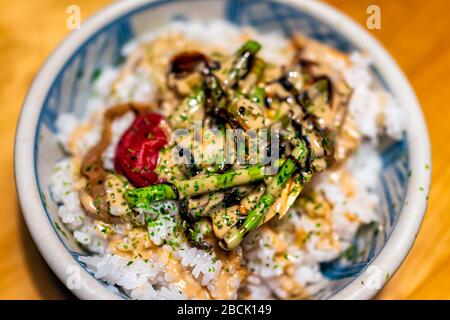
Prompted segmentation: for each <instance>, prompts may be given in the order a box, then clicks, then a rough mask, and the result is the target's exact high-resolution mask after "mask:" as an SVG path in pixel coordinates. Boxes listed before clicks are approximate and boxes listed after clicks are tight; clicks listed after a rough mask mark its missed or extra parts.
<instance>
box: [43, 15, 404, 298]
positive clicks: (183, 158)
mask: <svg viewBox="0 0 450 320" xmlns="http://www.w3.org/2000/svg"><path fill="white" fill-rule="evenodd" d="M123 54H124V57H125V62H124V63H123V64H122V65H120V66H110V67H108V68H105V69H103V70H98V72H96V79H95V81H94V83H93V86H92V90H91V91H92V95H91V98H90V100H89V103H88V104H89V105H88V112H87V113H86V114H85V115H84V117H83V119H81V120H79V119H78V118H76V117H75V116H74V115H73V114H61V115H60V116H59V118H58V119H57V123H56V125H57V127H58V130H59V131H58V132H59V133H58V140H59V142H60V143H61V146H62V147H63V148H64V150H65V152H66V154H67V155H66V156H65V157H64V158H63V159H61V160H59V161H58V162H57V163H56V164H55V166H54V172H53V176H52V181H51V184H50V186H49V187H50V190H51V195H52V197H53V200H54V201H55V202H56V203H57V204H58V215H59V216H60V218H61V220H62V222H63V223H64V224H65V226H66V227H67V228H68V229H69V230H70V231H71V232H72V233H73V236H74V238H75V239H76V240H77V242H78V243H79V244H80V246H81V247H82V248H84V249H85V251H86V253H87V255H85V256H82V257H80V258H79V260H80V261H81V262H82V263H84V264H85V265H86V267H87V269H88V270H90V271H91V272H92V273H93V274H94V276H95V277H96V278H98V279H99V280H103V281H105V282H106V283H107V284H108V285H109V286H110V288H111V290H115V291H117V290H120V291H122V292H123V293H125V294H126V295H128V296H129V297H130V298H132V299H237V298H240V299H270V298H279V299H303V298H310V297H313V295H314V294H315V293H316V292H318V291H320V290H321V289H322V288H324V287H326V286H328V285H329V284H330V281H331V280H328V279H327V278H326V277H325V276H324V275H323V274H322V273H321V270H320V264H321V263H323V262H327V261H331V260H334V259H336V258H339V257H342V256H345V254H346V253H347V252H348V251H349V250H350V249H351V243H352V240H353V239H354V237H355V235H356V233H357V231H358V229H359V228H360V227H361V226H364V225H369V224H371V225H374V226H377V221H378V216H377V204H378V201H379V199H378V195H377V193H376V192H375V190H376V187H377V185H376V181H377V176H378V175H379V174H380V171H381V160H380V157H379V154H378V151H377V148H378V144H379V141H380V139H381V138H382V137H383V138H384V137H388V138H390V139H401V138H402V135H403V132H404V128H405V114H404V112H403V111H402V109H401V108H400V107H399V106H398V105H397V103H396V101H395V100H394V99H393V97H391V96H390V95H389V94H388V93H387V92H386V91H384V90H383V89H382V88H381V86H379V84H378V83H377V82H376V80H375V78H374V77H373V76H372V74H371V72H370V69H369V57H367V56H366V55H365V54H364V53H361V52H354V53H351V54H344V53H342V52H339V51H337V50H336V49H334V48H331V47H329V46H327V45H325V44H321V43H318V42H316V41H314V40H311V39H308V38H305V37H303V36H301V35H300V34H298V35H295V36H293V37H292V39H285V38H283V37H282V36H280V35H278V34H259V33H258V32H257V31H255V30H253V29H250V28H238V27H236V26H234V25H231V24H229V23H227V22H224V21H219V20H218V21H209V22H197V21H176V22H173V23H172V24H170V25H168V26H166V27H164V28H162V30H160V31H158V32H155V33H152V34H150V35H148V36H147V37H144V38H140V39H137V40H135V41H133V42H131V43H129V44H127V45H126V46H125V47H124V48H123Z"/></svg>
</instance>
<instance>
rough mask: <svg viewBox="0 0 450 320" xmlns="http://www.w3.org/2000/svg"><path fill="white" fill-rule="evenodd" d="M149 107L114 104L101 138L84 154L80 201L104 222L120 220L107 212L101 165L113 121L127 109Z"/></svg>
mask: <svg viewBox="0 0 450 320" xmlns="http://www.w3.org/2000/svg"><path fill="white" fill-rule="evenodd" d="M151 109H152V106H151V105H147V104H138V103H124V104H119V105H116V106H114V107H112V108H110V109H108V110H107V111H106V112H105V115H104V117H103V131H102V136H101V139H100V141H99V142H98V143H97V144H96V145H95V146H94V147H92V148H91V149H90V150H89V151H88V152H87V154H86V155H85V156H84V158H83V160H82V162H81V168H80V173H81V176H82V177H84V178H86V186H85V188H84V190H82V191H81V195H80V198H81V200H82V201H81V203H82V205H83V207H84V208H85V210H86V212H87V213H88V215H89V216H90V217H92V218H93V219H96V220H101V221H103V222H106V223H119V222H121V221H122V219H121V218H120V217H114V216H112V215H111V214H110V213H109V206H108V204H107V202H108V201H107V192H106V188H105V181H106V178H107V175H108V171H107V170H105V168H104V167H103V160H102V154H103V152H105V150H106V148H108V146H109V144H110V142H111V136H112V129H111V126H112V123H113V121H114V120H115V119H116V118H117V117H120V116H122V115H124V114H125V113H127V112H128V111H133V112H134V113H136V114H142V113H145V112H148V111H150V110H151ZM94 208H95V210H94Z"/></svg>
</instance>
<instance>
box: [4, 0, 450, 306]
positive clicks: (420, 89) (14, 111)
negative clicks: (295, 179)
mask: <svg viewBox="0 0 450 320" xmlns="http://www.w3.org/2000/svg"><path fill="white" fill-rule="evenodd" d="M298 1H301V0H298ZM109 2H110V1H107V0H96V1H89V0H72V1H67V0H59V1H55V0H38V1H26V0H16V1H8V0H0V62H1V67H0V203H1V204H2V208H1V210H0V221H1V222H0V299H71V298H74V296H73V295H72V294H71V293H70V292H69V291H68V290H67V289H65V287H64V286H63V285H62V284H61V283H60V282H59V281H58V279H57V278H56V277H55V276H54V275H53V273H52V271H51V270H50V269H49V268H48V267H47V265H46V264H45V262H44V260H43V259H42V257H41V256H40V254H39V252H38V251H37V249H36V247H35V245H34V244H33V242H32V240H31V238H30V235H29V233H28V231H27V228H26V226H25V225H24V221H23V219H22V216H21V213H20V209H19V205H18V201H17V196H16V192H15V186H14V177H13V140H14V132H15V128H16V121H17V117H18V114H19V111H20V106H21V104H22V102H23V98H24V96H25V94H26V91H27V89H28V87H29V85H30V83H31V81H32V79H33V77H34V75H35V74H36V72H37V70H38V69H39V67H40V66H41V64H42V63H43V62H44V60H45V58H46V57H47V56H48V54H49V53H50V52H51V51H52V50H53V48H55V46H56V45H57V44H58V43H59V42H60V41H61V40H62V39H63V38H64V36H65V35H66V34H68V33H69V30H68V29H67V28H66V19H67V14H66V9H67V7H68V6H69V5H71V4H77V5H78V6H79V7H80V8H81V15H82V19H85V18H86V17H87V16H89V15H91V14H92V13H93V12H94V11H96V10H98V9H100V8H101V7H103V6H104V5H106V4H107V3H109ZM327 2H329V3H330V4H332V5H333V6H335V7H337V8H339V9H340V10H342V11H343V12H345V13H347V14H348V15H350V16H352V17H353V18H354V19H355V20H356V21H358V22H359V23H360V24H362V25H366V19H367V17H368V14H367V13H366V10H367V7H368V6H369V5H370V4H376V5H378V6H379V7H380V9H381V29H380V30H372V31H370V32H371V33H372V34H373V35H374V36H375V37H376V38H378V39H379V40H380V41H381V43H382V44H383V45H384V46H385V47H386V48H387V49H388V50H389V51H390V52H391V54H392V55H393V56H394V58H395V59H396V60H397V61H398V63H399V64H400V66H401V67H402V69H403V70H404V72H405V73H406V75H407V77H408V78H409V80H410V81H411V83H412V85H413V87H414V89H415V90H416V93H417V95H418V97H419V100H420V102H421V104H422V106H423V111H424V113H425V117H426V120H427V124H428V128H429V131H430V135H431V142H432V150H433V155H432V156H433V177H432V180H433V183H432V189H431V194H430V200H429V208H428V212H427V215H426V218H425V220H424V223H423V225H422V229H421V231H420V233H419V236H418V238H417V241H416V243H415V245H414V248H413V249H412V251H411V252H410V254H409V256H408V257H407V259H406V260H405V262H404V263H403V265H402V266H401V268H400V269H399V271H398V272H397V273H396V274H395V275H394V276H393V278H392V279H391V281H390V282H389V283H388V285H387V286H386V287H385V288H384V289H383V290H382V292H381V293H380V294H379V295H378V296H377V298H380V299H450V214H449V212H450V202H449V201H448V199H449V198H448V194H447V193H448V192H449V191H450V169H449V166H448V160H449V159H450V143H448V141H449V140H450V124H449V120H450V107H449V106H448V105H447V104H448V103H449V101H450V42H449V41H448V32H449V30H450V1H447V0H433V1H422V0H370V1H366V0H352V1H348V0H328V1H327Z"/></svg>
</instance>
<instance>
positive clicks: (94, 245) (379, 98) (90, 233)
mask: <svg viewBox="0 0 450 320" xmlns="http://www.w3.org/2000/svg"><path fill="white" fill-rule="evenodd" d="M173 31H177V32H181V33H183V34H185V35H187V37H189V38H192V39H196V40H198V41H201V42H204V43H208V44H209V45H217V46H220V47H223V46H228V47H227V48H225V49H227V50H228V51H230V52H232V51H234V50H235V49H236V48H237V46H238V45H239V43H241V41H240V38H241V34H242V30H240V29H239V28H237V27H236V26H233V25H230V24H228V23H227V22H224V21H210V22H208V23H207V24H206V25H205V23H202V22H198V21H177V22H174V23H172V24H170V25H169V26H166V27H164V28H162V29H161V30H159V31H158V32H156V33H152V34H149V35H146V36H145V37H142V38H140V39H138V40H136V41H133V42H131V43H129V44H128V45H126V46H125V47H124V48H123V53H124V55H125V56H128V55H130V54H131V53H132V52H133V51H134V50H135V49H136V48H137V46H138V45H139V44H140V43H142V42H148V41H150V40H151V39H154V38H155V36H156V35H158V34H161V33H164V32H173ZM246 32H247V33H249V34H251V35H252V36H254V37H255V38H256V39H257V40H258V41H260V42H261V43H262V45H263V50H262V56H263V57H264V58H265V59H266V60H268V61H271V62H275V63H283V62H285V61H286V60H287V59H286V56H285V53H284V52H283V48H284V47H285V46H286V43H287V41H286V40H285V39H284V38H283V37H282V36H280V35H278V34H265V35H260V34H256V33H255V32H254V31H251V30H247V31H246ZM350 59H351V61H352V63H353V64H352V66H351V67H350V68H345V69H342V72H343V75H344V77H345V80H346V81H347V82H348V84H349V85H350V86H351V87H352V89H353V95H352V98H351V101H350V105H349V110H350V113H351V115H352V117H353V119H354V120H355V121H356V125H357V128H358V130H359V132H360V133H361V135H362V136H364V137H365V138H366V139H367V141H366V143H364V144H363V145H362V146H361V147H360V149H359V151H358V152H357V153H356V154H355V155H353V156H352V157H351V158H350V159H349V160H348V162H347V168H348V170H349V172H350V173H351V175H352V176H353V177H354V178H355V179H354V180H355V181H356V184H357V185H356V188H355V189H356V193H355V194H354V195H353V196H352V197H351V198H349V197H348V196H346V195H345V194H344V192H343V190H341V187H340V185H339V183H337V182H332V181H330V179H329V173H323V174H322V175H321V176H320V177H318V178H317V179H315V182H314V184H315V185H314V187H315V188H316V189H317V190H321V191H323V192H324V194H325V195H326V197H327V199H328V201H329V202H330V203H331V204H332V205H333V212H332V215H333V225H332V228H333V233H334V235H335V237H336V239H337V241H338V242H339V246H338V247H337V248H320V249H319V248H318V246H317V243H318V241H319V237H318V236H316V235H315V231H317V223H316V221H314V219H311V218H309V217H307V216H304V215H302V216H299V215H297V214H295V213H294V212H291V213H292V214H288V215H287V217H286V218H284V219H283V221H282V222H281V223H282V224H283V225H284V226H285V227H286V228H289V227H290V226H294V227H296V228H302V229H304V230H305V231H307V232H311V234H312V236H311V237H309V238H308V240H307V242H306V243H305V248H304V249H300V248H299V247H297V246H295V245H290V246H289V248H288V250H287V255H286V259H285V261H284V262H283V261H281V262H280V261H279V260H277V259H275V249H274V248H273V247H271V246H270V245H267V243H271V242H272V241H273V240H274V239H271V238H270V237H271V235H270V234H264V233H261V232H259V231H258V230H256V231H255V232H253V233H252V234H250V235H249V236H248V237H247V238H246V240H245V241H244V243H243V248H244V254H245V259H246V261H247V267H248V268H249V270H251V274H250V275H249V277H248V278H247V281H248V286H247V288H248V290H249V291H250V293H251V296H252V297H253V298H256V299H268V298H273V297H280V298H284V297H286V296H287V293H286V292H285V291H284V290H283V289H282V288H281V286H280V283H279V282H278V277H279V276H280V275H281V274H283V272H284V271H283V270H284V267H285V265H286V264H287V263H289V264H292V265H293V266H294V275H295V279H296V280H297V281H298V283H299V284H301V285H302V286H304V287H305V288H307V289H308V291H309V293H311V294H314V292H316V291H317V290H319V289H320V288H322V287H323V286H325V285H326V284H327V280H326V279H325V278H324V277H323V276H322V274H321V273H320V270H319V263H320V262H323V261H329V260H332V259H334V258H336V257H337V256H338V255H339V254H341V253H342V252H343V251H344V250H346V249H347V248H348V247H349V245H350V242H351V240H352V239H353V237H354V236H355V233H356V230H357V229H358V227H359V226H360V225H361V224H362V223H369V222H371V221H377V215H376V211H375V209H376V207H377V204H378V202H379V199H378V196H377V194H376V193H375V191H374V190H375V188H376V183H377V180H378V175H379V173H380V171H381V161H380V159H379V155H378V153H377V151H376V145H377V142H378V136H379V135H380V134H387V135H388V136H389V137H391V138H393V139H399V138H401V136H402V134H403V131H404V129H405V125H406V116H405V112H403V110H402V109H401V108H400V107H399V106H398V104H397V103H396V102H395V100H394V99H393V98H392V97H391V96H389V95H388V94H387V93H385V92H384V91H383V90H380V89H377V87H376V84H375V82H374V79H373V76H372V74H371V72H370V70H369V65H370V59H369V57H367V56H365V55H362V54H361V53H358V52H355V53H353V54H351V55H350ZM336 67H337V68H343V67H342V64H339V63H336ZM118 75H119V71H118V70H117V69H114V68H106V69H104V70H102V74H101V75H100V77H99V79H98V80H97V81H96V82H95V84H94V87H93V94H92V99H91V100H90V102H89V103H88V110H87V112H86V115H85V117H84V118H83V119H82V120H78V119H77V118H75V117H74V116H73V115H71V114H61V115H60V116H59V118H58V120H57V122H56V126H57V128H58V136H57V137H58V141H59V142H60V143H61V145H62V146H63V147H65V148H66V150H67V146H68V144H69V141H70V137H71V135H72V133H73V132H74V130H75V129H76V128H78V127H79V126H80V124H81V123H83V122H84V121H86V120H87V119H89V118H90V117H92V116H93V115H94V114H95V113H99V114H101V113H102V112H103V111H104V110H105V107H106V106H108V105H112V103H117V102H127V101H141V102H149V101H151V99H152V97H153V96H154V88H155V86H154V85H153V84H152V82H151V81H150V79H151V77H150V75H149V74H148V72H147V71H146V70H139V71H138V72H137V73H133V74H129V75H126V76H125V77H124V78H123V79H122V80H121V81H120V82H119V83H118V84H117V85H116V87H115V91H114V94H113V95H112V84H113V83H114V81H115V79H117V77H118ZM133 119H134V115H133V114H131V113H128V114H126V115H125V116H123V117H121V118H119V119H118V120H116V121H115V122H114V123H113V125H112V131H113V136H112V142H111V144H110V146H109V147H108V149H107V150H106V151H105V152H104V154H103V157H102V159H103V163H104V166H105V168H106V169H113V168H114V162H113V159H114V153H115V149H116V147H117V144H118V142H119V139H120V137H121V135H122V134H123V133H124V131H125V130H126V129H127V128H128V127H129V125H130V124H131V122H132V121H133ZM100 128H101V126H100V125H98V126H97V127H94V128H92V129H91V130H90V131H89V132H88V133H87V134H85V135H83V136H82V137H80V138H79V139H78V140H77V144H76V152H77V153H78V154H84V153H85V152H86V151H87V150H88V149H89V148H90V147H91V146H92V145H94V144H95V143H96V142H97V141H98V139H99V137H100ZM71 151H72V152H73V150H71ZM77 175H78V173H77V172H76V170H75V167H74V163H73V161H72V159H71V158H70V157H67V158H65V159H63V160H61V161H59V162H58V163H57V164H56V165H55V172H54V174H53V177H52V181H51V184H50V188H51V193H52V197H53V200H54V201H55V202H56V203H57V204H58V205H59V207H58V215H59V217H60V218H61V220H62V222H63V223H64V224H65V225H66V226H67V228H68V229H69V230H70V231H72V232H73V235H74V237H75V239H76V240H77V241H78V242H79V243H80V244H82V245H83V246H84V247H85V248H86V249H87V250H88V251H89V252H90V253H92V254H94V255H93V256H86V257H81V258H80V261H81V262H83V263H85V264H86V265H87V268H88V270H90V271H92V272H93V273H94V276H95V277H96V278H98V279H101V280H104V281H105V282H106V283H107V284H108V285H110V286H111V287H114V288H115V287H119V288H121V289H122V291H123V292H125V293H126V294H128V295H129V296H130V298H132V299H184V298H185V297H184V296H183V293H182V292H180V291H179V290H178V289H177V288H176V287H175V286H174V285H172V284H171V283H170V279H167V272H165V267H164V265H163V264H162V263H158V262H146V261H144V260H143V259H139V258H138V259H134V260H133V262H132V263H130V261H129V260H128V259H126V258H124V257H121V256H118V255H113V254H111V253H110V252H108V251H107V241H106V237H105V235H104V233H103V232H102V225H101V223H98V222H94V221H92V219H90V218H89V217H87V216H86V214H85V213H84V211H83V209H82V208H81V206H80V200H79V197H78V190H77V187H76V185H75V184H76V181H77V178H78V176H77ZM163 205H165V206H167V208H168V210H167V212H168V213H167V214H159V215H158V213H157V212H158V210H155V212H142V220H143V219H144V218H145V215H152V218H153V220H154V221H153V222H152V224H150V225H149V227H148V233H149V236H150V239H151V241H152V242H153V243H154V244H155V245H158V246H163V244H164V243H167V242H168V241H169V242H170V241H178V246H177V247H170V246H167V245H165V246H163V247H164V250H169V251H171V252H172V254H173V257H174V258H175V259H177V260H178V261H180V262H181V264H182V265H183V266H185V267H186V268H188V269H189V270H190V272H191V273H192V275H193V276H194V277H195V278H196V279H198V280H199V281H200V282H201V284H202V285H204V286H207V287H208V288H209V289H210V290H211V291H214V288H215V280H216V279H217V274H218V272H219V271H220V270H221V268H222V265H221V262H220V260H218V259H217V258H216V257H214V256H213V255H212V254H211V253H208V252H206V251H204V250H200V249H197V248H191V247H190V246H189V245H188V244H187V243H185V242H181V243H180V240H179V239H178V238H177V236H176V234H175V232H174V229H175V227H176V225H177V219H178V218H177V217H178V215H177V208H176V205H174V203H170V202H169V203H166V204H163ZM292 210H293V209H291V211H292ZM346 212H353V213H355V214H356V215H357V217H358V221H350V220H349V219H348V218H347V217H346V215H345V213H346ZM142 222H143V221H142ZM117 228H118V229H117V230H115V231H116V232H117V233H119V234H120V232H122V231H121V230H120V227H117ZM233 285H234V286H235V288H236V289H237V288H239V285H240V283H239V279H238V278H236V281H235V283H234V284H233ZM236 291H237V290H236Z"/></svg>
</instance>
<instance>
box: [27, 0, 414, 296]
mask: <svg viewBox="0 0 450 320" xmlns="http://www.w3.org/2000/svg"><path fill="white" fill-rule="evenodd" d="M187 2H189V5H188V6H187V5H186V3H187ZM205 7H207V8H208V9H207V10H209V12H213V13H214V14H215V16H209V17H208V18H220V17H221V18H225V19H227V20H229V21H231V22H233V23H236V24H240V25H252V26H253V27H255V28H257V29H258V30H260V31H263V32H264V31H265V30H270V31H279V32H280V33H282V34H284V35H286V36H289V35H290V34H291V33H292V32H293V31H294V30H300V31H301V32H303V33H304V34H305V35H307V36H309V37H312V38H314V39H317V40H320V41H322V42H325V43H327V44H329V45H331V46H333V47H335V48H337V49H339V50H342V51H345V52H350V51H352V50H356V49H357V47H356V46H355V45H354V44H353V43H352V42H351V40H350V39H347V38H345V37H344V36H343V35H341V34H339V33H337V32H336V31H335V30H334V29H333V28H332V27H330V26H329V25H328V24H327V23H325V22H324V21H321V20H318V19H317V18H315V17H314V16H312V15H310V14H308V13H306V12H302V11H300V10H299V9H298V8H295V7H292V6H290V5H287V4H283V3H278V2H276V1H269V0H267V1H250V0H218V1H207V0H200V1H194V0H183V1H178V0H166V1H156V2H152V3H149V4H146V5H144V6H142V7H139V8H137V9H135V10H133V11H132V12H129V13H127V14H126V15H124V16H121V17H120V18H118V19H117V20H115V21H114V22H112V23H111V24H109V25H107V26H105V27H104V28H102V29H101V30H99V31H98V32H97V33H95V34H94V35H93V36H91V38H89V39H88V40H87V41H86V42H85V43H84V44H83V45H82V46H80V47H79V48H78V50H77V51H76V52H75V53H74V54H73V55H72V57H71V58H70V59H69V61H67V63H66V64H65V65H64V67H63V68H62V69H61V71H60V73H59V74H58V76H57V77H56V79H55V81H54V82H53V84H52V86H51V89H50V90H49V93H48V95H47V97H46V100H45V103H44V105H43V107H42V111H41V114H40V117H39V122H38V128H37V132H36V141H35V159H36V162H35V172H36V179H37V183H38V186H39V188H40V193H41V200H42V203H43V205H44V207H45V208H46V212H47V216H48V218H49V220H50V222H51V223H52V225H53V226H54V229H55V232H56V233H57V234H58V236H59V238H60V240H61V241H62V243H63V244H64V245H65V247H66V248H67V250H69V251H70V252H71V253H72V255H73V256H74V259H75V260H77V257H78V256H79V255H82V254H83V251H82V250H81V249H80V248H79V246H78V245H77V244H76V242H75V241H74V239H73V238H72V237H71V235H70V233H69V232H67V231H65V229H64V226H63V225H62V223H61V222H59V218H58V217H57V214H56V209H57V207H56V204H55V203H54V202H53V201H49V202H48V201H46V199H51V195H50V193H49V190H48V187H47V186H48V178H49V176H50V172H51V168H52V165H53V163H54V161H56V160H57V159H58V158H60V157H61V156H62V152H61V150H60V149H59V148H58V147H57V143H56V139H55V132H56V128H55V121H56V118H57V116H58V114H61V113H62V112H73V113H75V114H76V115H77V116H79V117H81V116H82V115H83V112H84V107H85V105H86V101H87V98H88V95H89V90H88V89H89V87H90V85H91V83H92V79H93V77H94V75H95V73H96V72H97V71H96V70H98V69H101V68H103V67H105V66H108V65H117V64H120V63H121V62H122V60H123V59H122V57H121V54H120V50H121V47H122V46H123V45H124V44H125V43H126V42H128V41H129V40H131V39H132V38H133V37H134V36H139V35H141V34H143V33H145V31H146V30H149V29H151V28H153V27H155V26H158V25H160V24H162V23H166V22H169V20H170V19H173V18H180V17H183V18H187V19H190V18H193V19H199V18H202V15H201V12H202V11H201V10H200V11H199V10H198V9H199V8H203V9H204V8H205ZM205 11H206V10H205ZM372 70H373V73H374V75H375V76H376V77H377V78H378V79H379V81H380V83H381V84H382V85H383V86H384V87H385V88H386V89H387V90H389V88H388V87H387V86H386V82H385V81H384V79H382V77H381V76H380V73H379V72H378V70H377V69H376V67H375V66H372ZM407 148H408V146H407V142H406V137H405V138H404V139H403V140H402V141H400V142H395V143H393V142H389V141H388V142H386V143H385V145H384V147H383V148H382V150H380V153H381V155H382V161H383V171H382V174H381V176H380V178H379V188H378V190H377V191H378V193H379V196H380V200H381V201H380V206H379V208H378V212H379V216H380V217H381V225H382V229H381V232H380V230H378V229H377V228H370V227H369V228H366V229H367V230H362V231H361V232H360V236H358V237H357V238H355V240H354V244H353V246H352V248H353V250H354V252H353V254H352V256H353V257H352V259H350V260H351V261H349V259H347V258H344V257H343V258H340V259H337V260H335V261H331V262H328V263H323V264H322V265H321V270H322V272H323V273H324V275H325V276H327V277H328V278H330V279H333V280H335V281H333V282H332V285H331V286H330V287H329V288H327V289H326V290H323V291H322V292H320V293H318V294H317V298H327V297H330V296H332V295H333V294H335V293H336V292H338V291H339V290H341V289H342V288H343V287H344V286H345V285H346V284H348V283H349V282H350V281H351V280H352V279H354V278H355V277H356V276H357V275H358V274H359V273H360V272H361V271H362V270H363V269H364V268H366V267H367V265H368V263H369V262H370V261H371V260H372V259H373V258H374V257H375V256H376V255H377V254H378V253H379V252H380V251H381V249H382V248H383V245H384V243H385V242H386V240H387V238H388V237H389V235H390V233H391V231H392V229H393V226H394V225H395V222H396V220H397V218H398V215H399V213H400V211H401V207H402V206H403V202H404V198H405V195H406V191H407V180H408V156H407V154H408V152H407V151H408V149H407ZM44 154H45V157H44V156H43V155H44ZM77 261H78V260H77ZM81 265H82V266H83V267H85V266H84V265H83V264H81ZM104 285H106V284H104ZM121 296H123V297H125V296H124V295H122V294H121Z"/></svg>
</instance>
